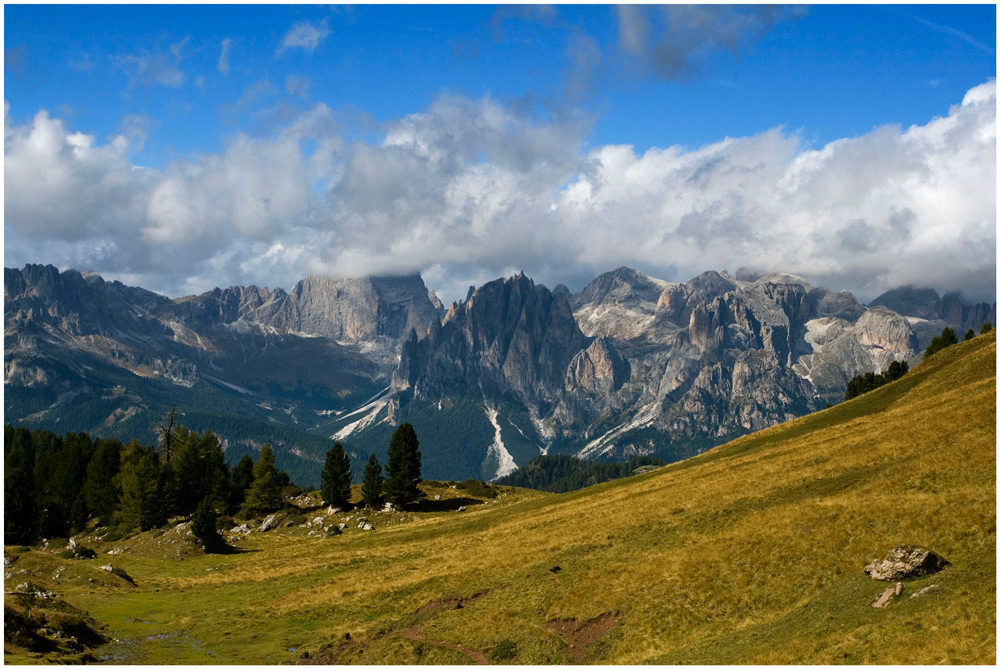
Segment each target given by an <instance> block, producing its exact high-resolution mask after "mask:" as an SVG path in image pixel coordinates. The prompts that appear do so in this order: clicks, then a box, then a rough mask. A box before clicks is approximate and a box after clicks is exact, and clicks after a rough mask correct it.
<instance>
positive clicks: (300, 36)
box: [275, 18, 330, 56]
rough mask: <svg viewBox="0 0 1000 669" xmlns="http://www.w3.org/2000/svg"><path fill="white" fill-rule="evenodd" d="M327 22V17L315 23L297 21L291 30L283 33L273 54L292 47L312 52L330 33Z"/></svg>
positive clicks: (278, 54) (279, 53)
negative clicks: (279, 44) (279, 43)
mask: <svg viewBox="0 0 1000 669" xmlns="http://www.w3.org/2000/svg"><path fill="white" fill-rule="evenodd" d="M329 22H330V21H329V19H328V18H325V19H323V20H322V21H319V22H316V23H313V22H311V21H299V22H298V23H296V24H295V25H294V26H292V28H291V30H289V31H288V32H287V33H285V36H284V37H283V38H282V39H281V46H279V47H278V50H277V51H276V52H275V55H276V56H280V55H281V54H283V53H284V52H285V51H286V50H288V49H294V48H301V49H305V50H306V51H308V52H309V53H312V52H313V51H315V50H316V47H318V46H319V45H320V44H322V43H323V40H325V39H326V38H327V36H328V35H329V34H330V26H329Z"/></svg>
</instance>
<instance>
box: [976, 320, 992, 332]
mask: <svg viewBox="0 0 1000 669" xmlns="http://www.w3.org/2000/svg"><path fill="white" fill-rule="evenodd" d="M992 329H993V323H990V322H989V321H986V322H985V323H983V324H982V325H980V326H979V334H986V333H987V332H989V331H990V330H992Z"/></svg>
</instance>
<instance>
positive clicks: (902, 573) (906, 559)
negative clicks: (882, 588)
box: [865, 546, 948, 581]
mask: <svg viewBox="0 0 1000 669" xmlns="http://www.w3.org/2000/svg"><path fill="white" fill-rule="evenodd" d="M947 565H948V561H947V560H945V559H944V558H943V557H941V556H940V555H938V554H937V553H935V552H933V551H930V550H928V549H926V548H920V547H919V546H896V547H895V548H893V549H892V550H891V551H889V553H888V555H886V556H885V558H883V559H881V560H872V561H871V563H869V564H868V566H867V567H865V573H866V574H868V575H869V576H871V577H872V578H874V579H875V580H878V581H895V580H898V579H901V578H908V577H911V576H924V575H925V574H934V573H937V572H939V571H941V570H942V569H944V568H945V567H946V566H947Z"/></svg>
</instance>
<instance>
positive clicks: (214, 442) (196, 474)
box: [169, 426, 229, 515]
mask: <svg viewBox="0 0 1000 669" xmlns="http://www.w3.org/2000/svg"><path fill="white" fill-rule="evenodd" d="M173 441H174V453H173V457H172V458H171V460H170V465H169V466H170V468H171V469H172V470H173V472H174V480H175V481H176V487H177V490H176V493H177V496H176V507H175V512H176V513H179V514H182V515H187V514H189V513H193V512H194V510H195V508H196V507H197V506H198V503H199V502H200V501H201V500H202V499H203V498H205V497H206V496H208V497H211V498H212V501H213V502H225V501H226V499H227V498H228V490H227V489H226V486H227V476H228V473H229V471H228V468H227V467H226V460H225V455H223V453H222V446H221V445H220V444H219V438H218V437H216V436H215V435H214V434H212V433H211V432H209V431H206V432H205V433H204V434H203V435H200V436H199V434H198V433H197V432H190V431H188V430H187V429H185V428H184V427H183V426H181V427H178V428H177V429H176V431H175V434H174V438H173Z"/></svg>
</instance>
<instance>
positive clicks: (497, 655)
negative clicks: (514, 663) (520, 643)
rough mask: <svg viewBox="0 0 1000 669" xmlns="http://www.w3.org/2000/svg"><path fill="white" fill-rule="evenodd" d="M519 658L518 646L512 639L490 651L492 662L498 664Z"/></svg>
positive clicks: (505, 640)
mask: <svg viewBox="0 0 1000 669" xmlns="http://www.w3.org/2000/svg"><path fill="white" fill-rule="evenodd" d="M515 657H517V644H516V643H514V642H513V641H511V640H510V639H504V640H503V641H501V642H500V643H498V644H497V645H496V646H494V647H493V650H491V651H490V662H492V663H494V664H498V663H500V662H509V661H510V660H513V659H514V658H515Z"/></svg>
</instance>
